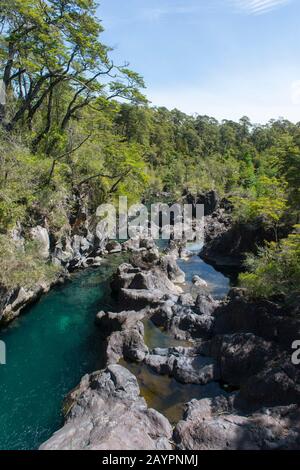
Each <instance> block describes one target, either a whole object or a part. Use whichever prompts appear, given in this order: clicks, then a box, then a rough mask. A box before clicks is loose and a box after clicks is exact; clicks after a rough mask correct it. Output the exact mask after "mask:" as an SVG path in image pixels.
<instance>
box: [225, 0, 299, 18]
mask: <svg viewBox="0 0 300 470" xmlns="http://www.w3.org/2000/svg"><path fill="white" fill-rule="evenodd" d="M290 2H291V0H231V3H233V4H234V5H235V6H236V7H237V8H238V9H239V10H240V11H244V12H246V13H248V14H250V15H262V14H264V13H268V12H270V11H272V10H274V9H275V8H279V7H282V6H285V5H287V4H288V3H290Z"/></svg>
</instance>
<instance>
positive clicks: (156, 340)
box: [143, 319, 193, 350]
mask: <svg viewBox="0 0 300 470" xmlns="http://www.w3.org/2000/svg"><path fill="white" fill-rule="evenodd" d="M143 323H144V328H145V335H144V338H145V343H146V344H147V346H148V348H149V349H150V350H151V349H154V348H172V347H176V346H191V345H192V344H193V343H192V342H191V341H184V340H179V339H175V338H172V337H171V336H170V335H169V334H168V333H166V332H165V331H163V330H162V329H161V328H157V327H156V326H155V325H154V324H153V323H152V321H151V320H149V319H146V320H144V321H143Z"/></svg>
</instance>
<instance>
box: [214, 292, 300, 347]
mask: <svg viewBox="0 0 300 470" xmlns="http://www.w3.org/2000/svg"><path fill="white" fill-rule="evenodd" d="M230 298H231V300H230V301H229V302H227V303H226V302H225V303H223V304H221V305H220V306H219V307H218V308H217V309H215V310H214V316H215V322H214V334H230V333H237V332H238V333H249V332H251V333H253V334H255V335H257V336H261V337H263V338H265V339H266V340H268V341H274V342H275V343H277V344H280V345H282V346H284V347H288V348H290V347H291V344H292V342H293V341H294V340H295V339H297V338H300V318H299V317H298V316H297V315H293V314H289V312H288V311H287V310H286V309H284V308H282V307H280V306H278V305H277V304H276V303H274V302H270V301H267V300H258V301H251V300H249V299H247V298H246V297H245V296H244V295H243V291H242V290H240V289H233V290H232V291H231V292H230Z"/></svg>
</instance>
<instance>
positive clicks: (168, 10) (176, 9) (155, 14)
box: [140, 5, 199, 21]
mask: <svg viewBox="0 0 300 470" xmlns="http://www.w3.org/2000/svg"><path fill="white" fill-rule="evenodd" d="M198 9H199V7H198V6H195V5H191V6H188V5H182V6H169V7H161V8H160V7H157V8H143V9H142V10H141V13H140V16H141V18H143V19H145V20H149V21H156V20H159V19H161V18H163V17H164V16H168V15H186V14H189V13H194V12H195V11H198Z"/></svg>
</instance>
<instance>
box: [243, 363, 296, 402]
mask: <svg viewBox="0 0 300 470" xmlns="http://www.w3.org/2000/svg"><path fill="white" fill-rule="evenodd" d="M241 397H242V398H244V399H246V400H248V402H249V403H254V404H256V405H261V404H264V405H267V406H273V405H289V404H290V403H297V404H298V405H300V370H299V368H297V367H296V366H294V365H293V364H292V363H291V360H290V357H287V358H286V360H284V358H282V359H281V360H279V361H273V362H269V363H267V364H266V366H265V368H264V369H263V370H262V371H261V372H259V373H258V374H257V375H255V376H249V378H248V379H247V380H245V381H244V383H243V384H242V386H241Z"/></svg>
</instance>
